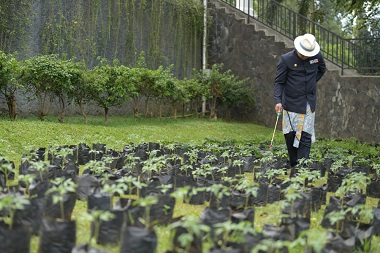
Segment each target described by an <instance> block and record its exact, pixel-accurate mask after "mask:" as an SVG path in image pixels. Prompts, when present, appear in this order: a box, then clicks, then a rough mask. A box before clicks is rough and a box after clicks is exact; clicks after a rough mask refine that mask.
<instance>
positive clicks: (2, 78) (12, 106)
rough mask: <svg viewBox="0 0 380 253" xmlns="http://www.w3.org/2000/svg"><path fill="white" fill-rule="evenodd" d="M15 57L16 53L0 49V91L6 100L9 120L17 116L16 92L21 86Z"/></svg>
mask: <svg viewBox="0 0 380 253" xmlns="http://www.w3.org/2000/svg"><path fill="white" fill-rule="evenodd" d="M16 58H17V54H6V53H4V52H3V51H0V92H1V93H2V94H3V95H4V97H5V100H6V102H7V105H8V115H9V118H10V119H11V120H14V119H15V118H16V116H17V104H16V92H17V91H18V90H19V89H20V88H23V85H22V83H21V82H20V73H21V66H20V63H19V62H18V61H17V60H16Z"/></svg>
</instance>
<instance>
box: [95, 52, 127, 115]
mask: <svg viewBox="0 0 380 253" xmlns="http://www.w3.org/2000/svg"><path fill="white" fill-rule="evenodd" d="M126 71H128V68H126V67H125V66H122V65H119V63H118V61H116V60H115V61H114V62H113V64H112V65H110V64H109V63H108V61H107V60H106V59H101V64H100V65H99V66H96V67H95V68H94V69H92V70H91V75H90V80H91V83H92V84H91V86H89V94H90V96H91V99H92V100H93V101H95V102H96V103H97V104H98V105H99V106H100V107H102V108H103V109H104V121H105V122H107V120H108V111H109V108H110V107H111V106H117V105H120V104H121V103H122V102H123V101H124V100H125V99H128V98H129V97H130V96H131V93H132V92H133V91H134V87H133V86H131V85H129V84H130V83H128V82H122V81H118V82H117V81H116V80H117V79H118V77H119V76H120V75H122V73H124V72H126Z"/></svg>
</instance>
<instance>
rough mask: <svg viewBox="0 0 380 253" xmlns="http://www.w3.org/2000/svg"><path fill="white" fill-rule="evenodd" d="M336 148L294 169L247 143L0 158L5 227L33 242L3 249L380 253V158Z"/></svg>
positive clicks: (66, 150) (279, 154)
mask: <svg viewBox="0 0 380 253" xmlns="http://www.w3.org/2000/svg"><path fill="white" fill-rule="evenodd" d="M336 152H337V151H336V150H334V149H324V152H323V154H322V156H321V157H324V158H322V159H308V160H302V161H300V163H299V164H298V165H297V166H296V167H295V168H289V167H288V165H287V161H286V159H285V158H284V156H283V150H282V149H281V148H274V149H273V150H267V149H266V148H264V147H263V146H261V145H260V144H258V143H251V142H239V143H231V142H230V143H226V142H219V141H215V140H207V141H205V142H204V143H203V144H201V145H196V144H189V143H186V144H184V143H170V144H161V143H153V142H149V143H129V144H128V145H125V146H124V148H123V149H122V150H114V149H108V148H107V145H106V144H105V143H94V144H92V146H90V145H88V144H85V143H80V144H78V145H67V146H60V147H46V148H39V147H36V148H35V149H33V150H32V151H31V152H30V153H28V154H24V156H23V157H22V162H21V163H20V166H19V168H15V166H14V164H13V162H11V161H7V160H6V159H3V160H2V161H1V165H2V166H1V168H2V174H3V175H4V176H3V193H2V194H1V202H0V203H1V206H0V208H1V215H2V223H1V224H0V225H1V233H3V234H4V235H6V236H5V238H7V239H8V238H10V236H11V235H13V233H16V231H18V230H17V228H23V229H21V231H20V233H26V234H22V235H21V236H22V238H23V239H24V240H25V241H26V242H25V243H23V245H24V247H25V248H22V249H20V248H19V247H20V246H21V245H20V244H19V243H9V242H8V241H7V243H3V244H0V252H20V251H22V252H33V253H34V252H41V253H43V252H71V251H72V252H144V253H149V252H305V251H308V252H309V251H310V252H322V250H324V251H323V252H333V251H334V252H358V251H364V252H376V249H377V245H379V239H378V235H379V233H380V231H378V230H379V229H378V225H377V224H378V223H379V220H380V215H379V214H380V208H379V207H378V203H377V201H378V199H377V195H376V193H375V192H376V191H375V190H374V189H376V188H375V187H374V186H372V184H373V183H374V181H376V180H377V175H378V174H379V173H378V169H379V166H378V161H379V157H378V156H372V155H369V156H366V154H363V153H358V154H352V152H351V154H350V156H347V157H345V156H344V155H341V154H340V155H339V159H337V157H338V156H336ZM354 157H358V158H357V159H354ZM15 172H17V173H16V174H17V175H18V178H17V179H16V180H17V186H16V187H14V186H12V187H11V186H9V184H7V181H9V180H10V178H12V177H13V175H14V174H15ZM338 175H339V177H340V179H339V180H335V178H338ZM331 185H333V186H331ZM367 194H368V196H367ZM374 197H375V198H374ZM31 218H32V219H31ZM25 228H27V229H25ZM17 237H18V236H16V238H17ZM29 242H31V244H30V245H31V246H30V249H29V247H28V246H26V245H29ZM13 247H14V248H13ZM94 250H95V251H94ZM96 250H97V251H96Z"/></svg>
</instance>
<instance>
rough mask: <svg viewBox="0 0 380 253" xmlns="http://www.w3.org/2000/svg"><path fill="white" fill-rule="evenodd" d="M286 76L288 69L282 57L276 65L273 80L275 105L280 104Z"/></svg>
mask: <svg viewBox="0 0 380 253" xmlns="http://www.w3.org/2000/svg"><path fill="white" fill-rule="evenodd" d="M287 74H288V68H287V66H286V63H285V61H284V59H283V57H281V59H280V61H279V62H278V64H277V71H276V78H275V80H274V92H273V97H274V101H275V103H276V104H281V103H282V93H283V91H284V85H285V81H286V76H287Z"/></svg>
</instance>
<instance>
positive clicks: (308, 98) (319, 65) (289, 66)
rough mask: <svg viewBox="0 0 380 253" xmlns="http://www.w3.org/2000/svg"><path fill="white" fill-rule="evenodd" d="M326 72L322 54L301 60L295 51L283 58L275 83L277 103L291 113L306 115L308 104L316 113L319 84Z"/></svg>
mask: <svg viewBox="0 0 380 253" xmlns="http://www.w3.org/2000/svg"><path fill="white" fill-rule="evenodd" d="M325 71H326V64H325V61H324V59H323V56H322V54H321V53H320V52H319V53H318V54H317V55H316V56H313V57H309V58H308V59H307V60H301V59H300V58H299V57H298V55H297V51H296V50H295V49H294V50H293V51H290V52H288V53H286V54H284V55H282V56H281V59H280V61H279V63H278V65H277V72H276V78H275V82H274V100H275V103H276V104H278V103H282V107H283V108H284V109H285V110H287V111H290V112H296V113H303V114H305V113H306V103H307V102H309V104H310V108H311V111H312V112H314V111H315V104H316V90H317V82H318V81H319V79H321V77H322V76H323V74H324V73H325Z"/></svg>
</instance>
